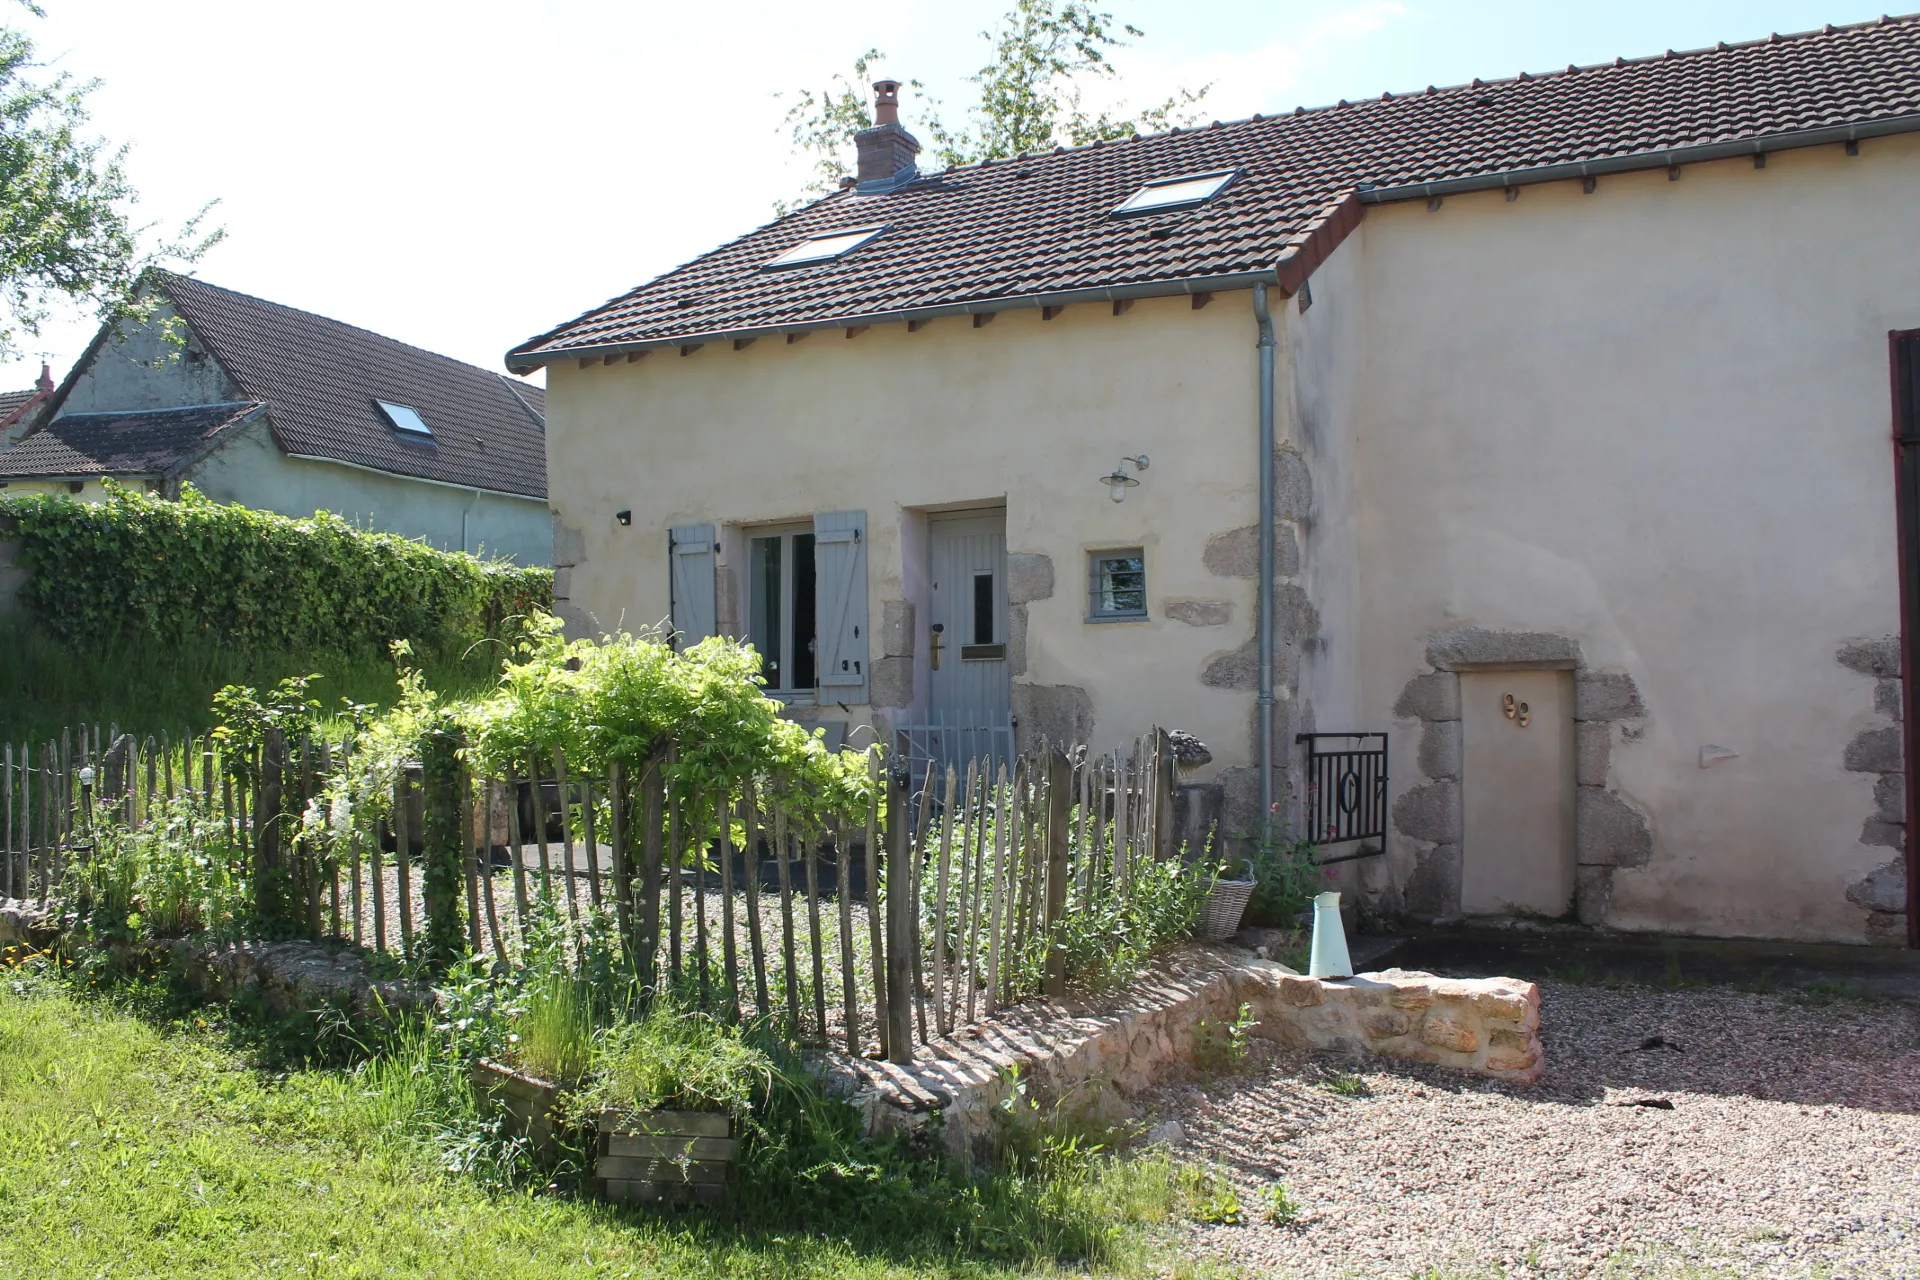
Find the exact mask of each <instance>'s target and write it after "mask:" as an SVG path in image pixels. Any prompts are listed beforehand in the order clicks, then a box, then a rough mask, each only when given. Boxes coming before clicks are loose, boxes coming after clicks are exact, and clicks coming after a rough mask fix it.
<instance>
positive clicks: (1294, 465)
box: [1273, 445, 1313, 520]
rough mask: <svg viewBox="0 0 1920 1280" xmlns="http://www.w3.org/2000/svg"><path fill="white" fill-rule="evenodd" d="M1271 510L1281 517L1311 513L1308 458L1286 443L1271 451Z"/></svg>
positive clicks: (1302, 516)
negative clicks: (1288, 446)
mask: <svg viewBox="0 0 1920 1280" xmlns="http://www.w3.org/2000/svg"><path fill="white" fill-rule="evenodd" d="M1273 513H1274V516H1275V518H1276V519H1280V520H1305V519H1306V518H1307V517H1308V516H1309V515H1311V514H1312V513H1313V477H1312V475H1311V474H1309V473H1308V471H1307V460H1306V459H1305V458H1303V457H1301V456H1300V455H1299V454H1298V453H1296V452H1294V451H1293V450H1292V449H1289V448H1287V447H1286V446H1285V445H1282V446H1280V447H1279V448H1277V449H1275V450H1274V451H1273Z"/></svg>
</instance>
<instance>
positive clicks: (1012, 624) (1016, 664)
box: [1007, 604, 1027, 679]
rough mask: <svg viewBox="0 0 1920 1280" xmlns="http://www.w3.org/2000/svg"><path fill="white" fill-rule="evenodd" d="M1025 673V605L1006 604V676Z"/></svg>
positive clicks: (1011, 676) (1011, 677) (1010, 676)
mask: <svg viewBox="0 0 1920 1280" xmlns="http://www.w3.org/2000/svg"><path fill="white" fill-rule="evenodd" d="M1025 674H1027V606H1025V605H1023V604H1013V605H1008V606H1007V677H1008V678H1009V679H1013V678H1015V677H1018V676H1023V675H1025Z"/></svg>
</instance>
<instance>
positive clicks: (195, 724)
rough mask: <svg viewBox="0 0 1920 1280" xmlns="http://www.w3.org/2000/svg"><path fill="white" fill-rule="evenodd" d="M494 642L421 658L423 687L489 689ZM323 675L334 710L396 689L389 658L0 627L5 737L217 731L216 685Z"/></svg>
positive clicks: (384, 702) (461, 692)
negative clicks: (87, 729)
mask: <svg viewBox="0 0 1920 1280" xmlns="http://www.w3.org/2000/svg"><path fill="white" fill-rule="evenodd" d="M495 657H497V646H493V645H483V646H482V647H481V648H480V649H479V650H477V651H475V652H472V653H469V654H466V655H464V656H463V655H452V656H443V657H439V658H433V657H425V658H423V659H422V661H423V665H424V670H425V672H426V676H427V683H428V685H429V686H431V687H432V688H434V689H436V690H439V691H441V692H445V693H449V694H453V695H455V696H470V695H473V694H477V693H479V692H481V691H482V690H483V689H484V688H485V687H487V686H488V685H490V683H491V680H492V676H493V671H494V659H495ZM311 671H317V672H319V673H320V674H321V677H322V678H321V679H320V681H319V682H318V683H316V684H315V685H314V694H315V696H316V697H318V698H320V699H321V701H322V702H323V703H324V704H325V705H326V706H328V707H337V706H339V704H340V699H341V698H343V697H344V698H349V699H351V700H353V701H354V702H362V703H367V704H370V705H373V706H377V707H385V706H388V705H390V704H391V703H392V702H393V701H394V700H395V699H396V698H397V697H398V696H399V693H400V688H399V684H398V683H397V681H396V680H395V678H394V670H393V661H392V659H391V658H389V657H388V656H387V655H386V654H348V653H330V652H316V653H302V654H289V653H258V652H252V651H247V652H242V651H239V650H235V649H231V648H228V647H226V646H224V645H219V644H215V643H212V642H191V641H190V642H186V643H181V644H165V645H162V644H157V643H155V642H153V641H151V640H146V639H129V638H124V637H117V636H108V637H104V638H102V639H101V640H100V641H98V642H97V643H94V644H89V645H72V644H68V643H66V642H65V641H62V640H59V639H57V638H55V637H54V636H52V635H51V634H49V633H48V632H46V631H44V630H42V629H41V628H39V627H36V626H33V625H31V624H28V623H23V622H21V621H19V620H17V619H9V620H8V621H7V622H6V623H4V624H0V742H14V743H26V742H33V743H38V742H44V741H46V740H47V739H48V738H58V737H59V736H60V732H61V730H63V729H65V728H67V727H69V726H71V725H77V724H99V725H101V726H103V727H104V726H106V725H110V724H118V725H119V726H120V728H121V729H122V730H123V731H125V732H128V733H134V734H138V735H140V736H142V737H144V736H146V735H148V734H153V735H155V736H156V737H157V736H158V735H159V734H160V733H161V732H163V731H164V732H166V733H169V734H172V735H175V736H178V735H179V734H181V733H183V732H193V733H201V732H204V731H206V730H208V729H211V728H212V727H213V723H214V721H213V715H212V710H211V708H212V703H213V695H214V693H215V691H217V690H218V689H220V688H221V687H222V686H223V685H228V684H250V685H253V686H255V687H256V688H258V687H263V686H266V685H270V684H272V683H274V682H275V681H277V680H280V679H282V678H284V677H286V676H291V675H304V674H306V673H307V672H311Z"/></svg>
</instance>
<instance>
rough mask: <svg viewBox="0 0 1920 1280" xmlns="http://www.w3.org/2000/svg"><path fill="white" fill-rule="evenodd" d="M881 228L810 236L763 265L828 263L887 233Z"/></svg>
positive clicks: (784, 265) (856, 229)
mask: <svg viewBox="0 0 1920 1280" xmlns="http://www.w3.org/2000/svg"><path fill="white" fill-rule="evenodd" d="M885 230H886V228H885V227H884V226H880V227H855V228H853V229H852V230H851V231H829V232H826V233H824V234H822V235H817V236H808V237H807V238H806V239H805V240H802V241H801V242H800V243H799V244H797V245H795V246H793V248H791V249H789V250H787V251H786V252H785V253H783V254H781V255H780V256H779V257H777V258H772V259H769V260H768V261H766V262H764V263H762V264H761V265H762V266H766V267H798V266H803V265H805V264H806V263H809V262H826V261H828V260H829V259H832V258H838V257H841V256H842V255H844V254H849V253H852V252H853V251H854V250H855V249H858V248H859V247H860V246H861V245H863V244H865V243H866V242H867V241H869V240H871V239H873V238H874V237H875V236H877V235H879V234H880V233H881V232H882V231H885Z"/></svg>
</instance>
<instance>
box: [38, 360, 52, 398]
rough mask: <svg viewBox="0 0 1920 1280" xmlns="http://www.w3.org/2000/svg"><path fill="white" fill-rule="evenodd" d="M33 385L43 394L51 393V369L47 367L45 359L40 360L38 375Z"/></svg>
mask: <svg viewBox="0 0 1920 1280" xmlns="http://www.w3.org/2000/svg"><path fill="white" fill-rule="evenodd" d="M33 385H34V386H35V388H37V389H38V390H39V392H40V394H41V395H43V396H48V395H52V394H53V370H52V369H51V368H49V367H48V365H47V362H46V361H45V360H42V361H41V362H40V377H39V380H38V381H36V382H35V383H34V384H33Z"/></svg>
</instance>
